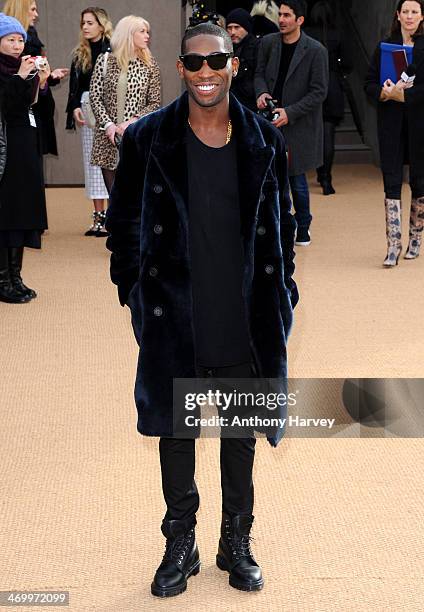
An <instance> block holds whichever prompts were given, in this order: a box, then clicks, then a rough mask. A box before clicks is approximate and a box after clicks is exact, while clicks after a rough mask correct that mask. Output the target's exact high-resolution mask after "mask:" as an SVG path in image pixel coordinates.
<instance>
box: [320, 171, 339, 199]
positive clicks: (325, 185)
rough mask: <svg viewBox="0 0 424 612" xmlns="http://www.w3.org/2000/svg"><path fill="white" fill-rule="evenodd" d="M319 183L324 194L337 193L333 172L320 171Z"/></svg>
mask: <svg viewBox="0 0 424 612" xmlns="http://www.w3.org/2000/svg"><path fill="white" fill-rule="evenodd" d="M318 183H319V184H320V185H321V187H322V193H323V195H333V194H334V193H336V190H335V189H334V187H333V184H332V179H331V174H325V173H320V174H319V175H318Z"/></svg>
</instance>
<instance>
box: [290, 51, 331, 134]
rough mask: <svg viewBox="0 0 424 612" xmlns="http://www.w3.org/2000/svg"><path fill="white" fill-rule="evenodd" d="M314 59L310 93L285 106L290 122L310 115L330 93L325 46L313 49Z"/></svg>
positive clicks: (309, 86)
mask: <svg viewBox="0 0 424 612" xmlns="http://www.w3.org/2000/svg"><path fill="white" fill-rule="evenodd" d="M311 53H312V61H311V70H310V74H309V79H308V93H307V94H306V95H305V96H303V98H301V99H300V100H298V101H297V102H295V103H294V104H290V105H289V106H285V107H284V110H285V111H286V113H287V117H288V119H289V123H291V124H293V123H295V122H296V121H297V120H298V119H300V117H303V116H305V115H308V114H309V113H310V112H311V111H313V110H314V109H315V108H316V107H317V106H318V105H319V104H322V103H323V102H324V100H325V98H326V97H327V93H328V81H329V70H328V52H327V49H325V47H322V45H320V47H318V48H313V49H311Z"/></svg>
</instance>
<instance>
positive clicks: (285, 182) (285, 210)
mask: <svg viewBox="0 0 424 612" xmlns="http://www.w3.org/2000/svg"><path fill="white" fill-rule="evenodd" d="M276 137H277V141H276V144H275V173H276V176H277V181H278V191H279V201H280V240H281V249H282V251H283V260H284V282H285V285H286V287H287V289H288V290H289V291H290V301H291V305H292V307H293V308H294V307H295V306H296V304H297V302H298V301H299V293H298V290H297V285H296V283H295V281H294V280H293V273H294V269H295V266H294V258H295V253H294V236H295V233H296V221H295V218H294V216H293V215H292V213H291V208H292V203H291V200H290V191H289V179H288V173H287V169H288V164H287V155H286V150H285V144H284V139H283V136H282V134H281V133H280V132H277V134H276Z"/></svg>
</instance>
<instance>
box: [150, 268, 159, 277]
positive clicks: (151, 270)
mask: <svg viewBox="0 0 424 612" xmlns="http://www.w3.org/2000/svg"><path fill="white" fill-rule="evenodd" d="M158 272H159V270H158V269H157V268H156V267H155V266H152V267H151V268H150V270H149V274H150V276H157V275H158Z"/></svg>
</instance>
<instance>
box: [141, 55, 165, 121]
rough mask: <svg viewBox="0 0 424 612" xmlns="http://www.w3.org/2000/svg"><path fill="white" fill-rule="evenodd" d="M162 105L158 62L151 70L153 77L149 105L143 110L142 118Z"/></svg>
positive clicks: (148, 93)
mask: <svg viewBox="0 0 424 612" xmlns="http://www.w3.org/2000/svg"><path fill="white" fill-rule="evenodd" d="M160 104H161V80H160V70H159V66H158V64H157V62H156V60H155V61H154V62H153V65H152V68H151V75H150V80H149V89H148V91H147V104H146V106H145V107H144V108H143V112H142V113H141V115H140V116H143V115H147V114H148V113H152V112H153V111H155V110H158V108H160Z"/></svg>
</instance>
